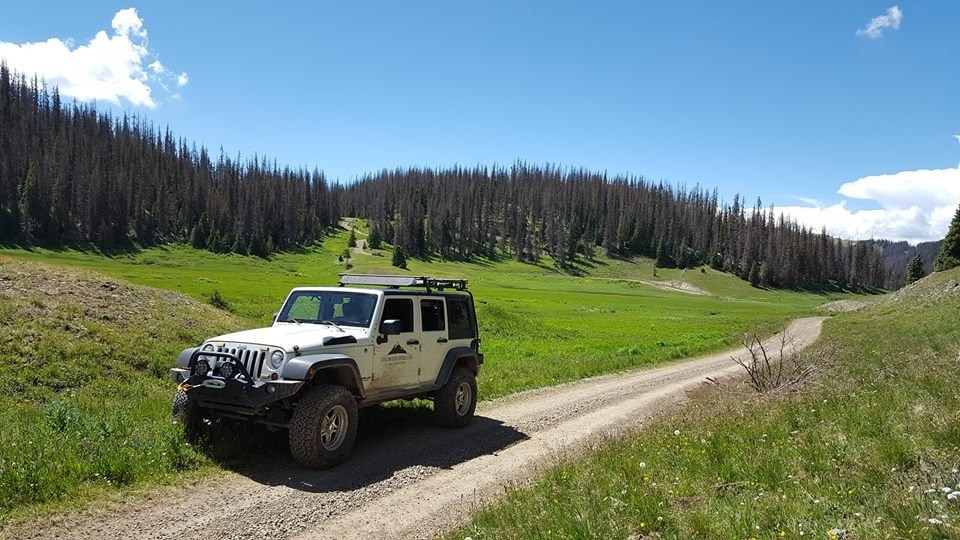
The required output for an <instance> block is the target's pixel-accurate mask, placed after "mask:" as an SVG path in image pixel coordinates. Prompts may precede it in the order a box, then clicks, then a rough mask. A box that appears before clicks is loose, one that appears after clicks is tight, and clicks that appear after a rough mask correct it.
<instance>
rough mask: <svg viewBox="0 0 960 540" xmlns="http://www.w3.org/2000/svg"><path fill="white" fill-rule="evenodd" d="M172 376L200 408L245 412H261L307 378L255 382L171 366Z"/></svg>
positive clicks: (299, 385) (298, 386) (253, 413)
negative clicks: (193, 373)
mask: <svg viewBox="0 0 960 540" xmlns="http://www.w3.org/2000/svg"><path fill="white" fill-rule="evenodd" d="M170 377H171V378H172V379H173V381H174V382H176V383H177V384H178V385H179V386H178V387H179V388H180V389H181V390H183V391H184V392H186V393H187V394H189V395H190V397H191V398H193V399H194V400H196V401H197V403H198V404H199V405H200V406H201V407H204V408H208V409H220V410H224V411H230V412H233V413H238V414H245V415H256V414H259V413H261V412H262V409H263V407H265V406H267V405H269V404H271V403H274V402H277V401H280V400H282V399H286V398H288V397H290V396H292V395H294V394H296V393H297V392H298V391H300V388H301V387H302V386H303V385H304V381H269V382H261V383H260V384H254V383H251V382H246V381H243V380H240V379H237V378H233V379H224V378H223V377H215V376H209V375H190V370H189V369H183V368H173V369H171V370H170Z"/></svg>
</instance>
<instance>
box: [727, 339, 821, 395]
mask: <svg viewBox="0 0 960 540" xmlns="http://www.w3.org/2000/svg"><path fill="white" fill-rule="evenodd" d="M771 342H772V343H764V341H763V339H762V338H761V337H760V335H759V334H758V333H757V332H748V333H746V334H744V335H743V337H742V338H741V339H740V343H741V345H743V347H744V348H745V349H746V350H747V353H748V355H749V358H738V357H733V360H734V361H735V362H736V363H737V364H740V366H741V367H743V369H744V370H746V372H747V375H749V376H750V386H752V387H753V389H754V390H756V391H757V392H761V393H762V392H770V391H772V390H780V389H786V388H791V387H795V386H798V385H800V384H802V383H803V382H804V381H806V380H807V379H808V378H810V377H811V376H812V375H813V374H815V373H816V372H818V371H819V370H820V369H822V368H823V366H825V365H827V364H830V363H832V362H833V360H834V359H835V358H836V356H837V351H838V349H837V347H836V346H835V345H833V344H829V343H828V344H826V345H822V346H820V347H818V348H816V349H812V350H811V349H804V350H802V351H798V350H797V346H796V343H794V336H793V335H792V334H791V333H790V332H788V331H787V330H784V331H783V332H780V333H779V334H778V335H777V336H776V338H775V339H773V340H771ZM771 346H773V347H775V348H776V350H768V349H770V348H771Z"/></svg>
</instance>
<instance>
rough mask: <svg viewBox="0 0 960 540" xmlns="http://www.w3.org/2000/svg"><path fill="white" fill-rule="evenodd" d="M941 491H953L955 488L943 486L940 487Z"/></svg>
mask: <svg viewBox="0 0 960 540" xmlns="http://www.w3.org/2000/svg"><path fill="white" fill-rule="evenodd" d="M940 491H942V492H944V493H950V492H951V491H953V489H952V488H948V487H942V488H940Z"/></svg>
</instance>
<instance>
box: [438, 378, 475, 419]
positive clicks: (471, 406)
mask: <svg viewBox="0 0 960 540" xmlns="http://www.w3.org/2000/svg"><path fill="white" fill-rule="evenodd" d="M476 409H477V376H476V375H474V374H473V372H472V371H470V370H469V369H467V368H465V367H458V368H456V369H454V370H453V374H451V375H450V380H448V381H447V384H445V385H444V386H443V388H441V389H440V390H439V391H438V392H437V395H436V396H435V397H434V398H433V412H434V414H436V417H437V421H438V422H440V424H442V425H444V426H447V427H452V428H462V427H465V426H467V425H469V424H470V422H471V421H472V420H473V413H474V411H476Z"/></svg>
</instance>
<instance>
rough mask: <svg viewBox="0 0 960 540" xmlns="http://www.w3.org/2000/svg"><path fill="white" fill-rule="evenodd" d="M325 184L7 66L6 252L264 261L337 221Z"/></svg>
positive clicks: (0, 170)
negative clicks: (168, 253)
mask: <svg viewBox="0 0 960 540" xmlns="http://www.w3.org/2000/svg"><path fill="white" fill-rule="evenodd" d="M338 202H339V197H338V196H337V195H336V193H333V190H331V188H330V186H328V183H327V181H326V179H325V178H324V176H323V173H321V172H319V171H306V170H302V169H290V168H288V167H280V166H278V165H277V164H276V163H270V162H268V161H267V160H265V159H258V158H256V157H254V158H252V159H248V160H241V159H240V158H234V159H231V158H229V157H227V156H225V155H224V153H223V151H222V150H221V152H220V154H219V155H218V156H211V155H210V154H209V153H208V151H207V150H206V149H205V148H202V147H201V148H199V149H198V148H197V147H196V145H191V144H188V143H187V141H185V140H183V139H179V138H175V137H174V136H173V135H172V134H171V132H170V131H169V129H164V130H161V129H158V128H156V127H155V126H153V125H152V124H151V123H149V122H147V121H146V120H144V119H143V118H139V117H130V116H126V115H124V116H123V117H122V118H113V117H111V115H109V114H104V113H100V112H98V111H97V110H96V108H95V107H94V106H92V105H87V104H78V103H76V102H74V103H71V104H64V103H63V101H62V100H61V98H60V95H59V92H58V91H57V90H56V89H55V88H54V89H53V90H52V91H51V90H48V88H47V87H46V85H44V84H43V83H41V82H39V81H38V80H36V79H33V80H29V81H28V80H27V79H26V78H25V77H24V76H23V75H17V74H16V73H13V72H11V71H10V70H9V69H8V68H7V67H6V66H5V65H0V241H4V242H19V243H23V244H34V243H40V244H48V245H63V244H84V243H93V244H95V245H96V246H98V247H99V248H100V249H102V250H105V251H110V250H114V249H118V248H119V249H122V248H125V247H129V246H132V245H140V246H151V245H156V244H160V243H165V242H190V243H192V244H193V245H194V246H196V247H200V248H205V249H210V250H211V251H218V252H229V251H234V252H238V253H250V252H252V253H254V254H258V255H262V256H267V255H268V254H269V253H270V252H271V251H272V250H273V249H288V248H291V247H293V246H296V245H301V244H305V243H311V242H313V241H315V240H317V239H318V238H319V237H320V236H321V235H322V234H323V232H324V231H325V230H326V228H327V227H330V226H331V225H334V224H335V223H336V222H337V220H338V219H339V216H340V214H341V211H340V209H339V207H338V206H337V205H338Z"/></svg>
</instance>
